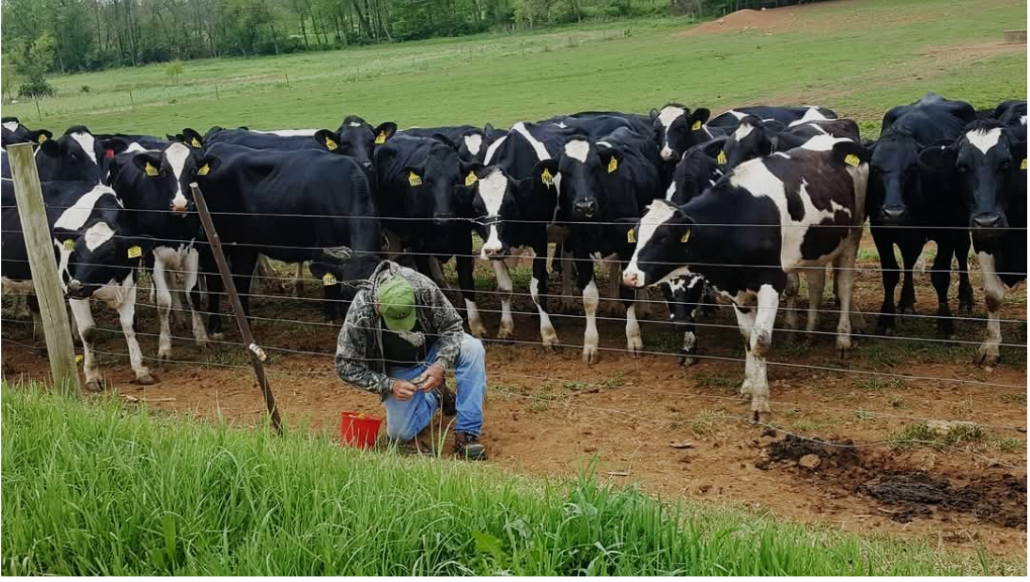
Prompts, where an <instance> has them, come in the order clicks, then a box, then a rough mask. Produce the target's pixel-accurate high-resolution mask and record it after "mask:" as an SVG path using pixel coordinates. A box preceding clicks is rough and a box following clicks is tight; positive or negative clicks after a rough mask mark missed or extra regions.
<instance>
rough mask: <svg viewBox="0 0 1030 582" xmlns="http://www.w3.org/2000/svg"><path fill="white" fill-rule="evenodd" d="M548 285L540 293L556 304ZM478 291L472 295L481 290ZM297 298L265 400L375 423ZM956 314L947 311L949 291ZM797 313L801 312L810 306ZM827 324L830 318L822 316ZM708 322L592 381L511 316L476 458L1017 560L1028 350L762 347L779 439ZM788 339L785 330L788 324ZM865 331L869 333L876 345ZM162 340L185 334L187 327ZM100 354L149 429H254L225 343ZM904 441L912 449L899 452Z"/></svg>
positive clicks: (1011, 305) (1016, 335) (929, 328)
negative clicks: (184, 424)
mask: <svg viewBox="0 0 1030 582" xmlns="http://www.w3.org/2000/svg"><path fill="white" fill-rule="evenodd" d="M871 247H872V242H871V240H869V238H868V236H867V237H866V239H865V241H864V244H863V252H862V253H861V254H860V267H862V268H863V270H862V271H860V272H859V274H858V282H857V289H856V303H857V305H858V306H859V308H860V309H862V310H863V311H865V312H867V313H869V312H874V311H876V310H878V308H879V305H880V300H881V297H882V291H881V286H880V277H879V273H878V272H877V271H876V270H875V268H876V267H877V266H878V262H877V261H876V259H875V257H874V256H870V255H869V249H870V248H871ZM486 269H487V267H485V266H482V265H480V266H478V267H477V275H480V276H482V275H485V274H486V273H487V272H488V271H487V270H486ZM555 279H556V278H552V284H551V290H550V291H551V293H553V294H559V293H560V288H559V285H558V282H557V281H556V280H555ZM916 279H917V282H918V284H919V286H918V288H917V304H916V309H917V313H919V314H923V315H929V314H933V313H934V310H935V308H936V300H935V297H934V295H933V292H932V289H931V288H930V287H929V284H928V283H929V282H928V279H929V275H926V274H919V273H918V272H917V276H916ZM481 280H482V284H483V285H484V286H485V285H490V284H491V281H492V279H490V278H488V277H481ZM309 285H310V286H308V287H306V288H305V289H304V290H303V295H302V298H301V299H292V298H280V297H278V296H277V295H275V293H278V291H276V290H271V289H268V290H263V291H259V293H262V294H267V295H266V296H264V297H256V298H255V299H254V302H255V307H254V315H256V316H257V318H258V319H256V320H255V321H254V324H253V325H254V331H255V335H256V337H257V338H258V341H259V342H260V343H261V345H262V346H264V348H265V349H266V350H267V351H268V353H269V354H270V355H271V361H270V363H269V365H268V371H269V376H270V380H271V385H272V388H273V390H274V392H275V394H276V396H277V398H278V400H279V405H280V409H281V411H282V415H283V418H284V419H285V420H286V422H287V423H288V424H289V425H291V426H304V425H305V424H307V425H308V426H310V428H311V429H312V430H316V431H321V430H325V431H329V432H331V433H336V434H338V431H339V422H340V421H339V417H340V412H342V411H361V412H366V413H371V414H377V413H380V412H381V408H380V405H379V402H378V398H377V397H375V396H372V395H369V394H366V393H363V392H360V391H358V390H355V389H352V388H350V387H348V386H346V385H344V384H343V383H342V382H340V381H339V380H338V379H337V378H336V376H335V373H334V370H333V366H332V353H333V351H334V349H335V343H336V334H337V333H338V330H339V324H322V323H320V310H319V309H318V304H317V303H316V302H314V301H313V299H314V298H317V297H318V296H319V294H320V293H319V289H318V287H317V286H316V285H314V284H309ZM973 285H974V287H975V288H977V296H976V309H975V313H974V314H973V316H974V317H978V318H981V317H983V316H984V313H983V312H984V307H983V298H982V295H981V293H980V290H979V288H978V285H979V280H978V278H977V277H976V276H975V274H974V277H973ZM524 287H525V285H522V286H521V287H520V286H519V279H518V278H517V277H516V290H517V291H521V292H523V293H524V292H525V288H524ZM146 295H147V294H146V292H145V291H144V292H143V293H141V299H140V301H141V302H142V303H144V304H147V303H148V302H149V300H148V299H147V297H146ZM602 295H603V292H602ZM827 295H829V289H827ZM802 297H805V293H804V289H802ZM656 298H657V294H656ZM951 298H952V306H953V308H954V304H955V302H956V300H955V285H954V283H953V286H952V292H951ZM553 303H554V301H553V300H552V306H553ZM456 304H458V305H460V304H461V303H460V302H457V301H456ZM577 305H578V299H577ZM480 306H481V310H482V311H483V315H484V321H485V323H486V324H487V327H488V329H490V331H491V333H496V329H497V327H496V326H497V323H498V317H499V315H498V314H497V313H496V312H495V310H497V309H498V308H499V305H498V302H497V301H496V300H495V298H494V296H492V295H489V294H486V295H485V297H483V299H481V301H480ZM801 306H802V307H806V306H807V304H806V303H805V302H804V301H802V302H801ZM8 307H9V306H8ZM604 307H605V306H604V304H602V310H603V309H604ZM824 308H825V309H834V308H835V307H834V305H833V304H832V303H830V302H829V300H827V302H826V304H825V305H824ZM94 311H95V314H96V317H97V320H98V326H100V327H101V328H103V329H109V330H116V329H117V327H118V326H117V324H116V321H117V320H116V319H115V318H114V317H113V314H112V313H111V312H110V310H107V309H105V308H103V307H101V306H98V307H97V308H96V309H95V310H94ZM515 311H516V312H517V313H518V312H524V313H527V314H532V313H534V310H533V308H532V303H531V302H530V299H529V298H528V297H527V296H520V297H518V298H517V300H516V303H515ZM715 311H716V313H714V314H712V315H707V316H704V317H702V319H701V323H702V324H703V325H704V327H701V328H700V329H699V336H700V337H699V345H700V346H701V354H702V356H704V357H703V358H702V359H701V361H700V363H699V364H697V365H695V366H693V367H690V368H683V367H681V366H680V365H679V363H678V361H677V357H676V355H675V354H676V351H677V349H678V347H679V338H678V337H676V336H675V335H674V334H672V333H670V332H669V330H668V329H667V327H666V326H665V325H664V320H665V319H666V318H667V315H666V312H665V311H664V308H663V307H662V308H659V309H656V312H655V313H653V314H652V316H651V319H650V320H648V321H646V322H644V324H643V335H644V341H645V349H646V350H647V351H648V352H649V353H648V354H647V355H643V356H641V357H638V358H632V357H629V356H627V355H626V354H624V353H620V352H619V350H621V349H623V348H624V347H625V339H624V337H625V336H624V331H623V325H624V324H623V320H622V319H621V314H620V317H618V318H612V319H606V320H602V321H600V322H599V328H600V332H601V337H602V339H601V342H602V348H604V349H605V351H604V353H603V354H602V360H601V361H600V362H599V363H597V364H596V365H593V366H587V365H585V364H583V363H582V362H581V360H580V349H579V346H580V345H582V333H583V320H582V318H581V317H577V316H568V317H556V318H555V320H556V327H557V330H558V334H559V337H560V338H561V340H562V342H563V343H564V344H566V345H567V346H568V347H565V348H563V349H560V350H558V351H557V352H554V353H550V352H547V351H545V350H544V349H543V348H541V347H540V346H539V344H538V343H537V342H538V341H539V340H538V331H537V326H538V322H537V320H536V318H535V317H534V316H530V315H517V316H516V336H517V338H516V342H515V343H508V344H502V343H498V342H495V341H488V342H487V362H488V364H487V373H488V379H489V388H488V400H487V404H486V424H485V428H484V433H483V441H484V443H485V444H487V445H488V447H489V451H490V455H491V460H490V461H489V462H491V463H495V464H497V465H500V466H501V467H504V468H505V469H508V470H511V471H517V472H521V473H525V474H530V475H535V476H568V475H573V474H575V473H576V472H577V471H579V470H582V469H584V468H586V467H588V466H589V465H590V463H591V462H592V461H596V463H597V466H596V469H597V473H598V474H599V475H600V476H601V477H602V478H603V479H610V480H612V481H613V482H615V483H618V484H620V485H621V484H639V485H640V486H642V487H644V488H645V489H646V490H648V491H650V492H653V493H656V494H660V495H661V496H663V497H664V498H687V499H692V500H704V501H708V502H715V503H723V504H730V505H734V506H738V507H743V508H747V509H750V510H753V511H758V512H769V513H771V514H774V515H776V516H779V517H782V518H788V519H793V520H800V521H804V522H819V523H824V524H828V525H830V526H832V527H835V528H841V529H843V530H847V531H854V532H859V533H866V534H868V533H874V534H890V535H897V536H906V537H918V538H922V539H928V540H930V541H931V542H932V543H943V544H945V545H948V546H955V547H960V548H974V547H978V546H980V545H982V546H983V547H985V548H986V549H987V550H988V551H989V552H992V553H996V554H1004V555H1009V556H1015V555H1017V554H1019V555H1025V552H1026V464H1027V454H1026V453H1027V448H1026V421H1027V391H1026V383H1027V375H1026V349H1025V347H1023V348H1016V347H1009V348H1003V362H1002V363H1001V364H1000V365H998V366H997V367H995V368H993V369H990V370H985V369H981V368H977V367H975V366H973V365H972V364H971V360H972V351H973V348H974V345H971V344H959V345H947V344H941V343H938V342H932V341H926V340H931V339H933V338H934V337H935V334H934V329H933V323H932V320H929V319H920V318H905V319H904V320H903V321H902V322H900V323H899V326H898V332H897V335H898V336H904V337H912V338H915V339H913V340H899V339H873V338H860V339H859V340H858V343H857V347H856V348H855V349H854V350H853V353H852V354H851V355H850V357H849V358H848V359H847V360H843V361H842V360H839V359H838V356H837V354H836V350H835V349H834V345H833V335H832V333H830V332H832V331H833V330H834V329H835V327H836V323H835V321H832V319H833V315H832V314H826V315H824V317H823V319H822V323H821V325H820V330H821V331H823V332H827V333H826V334H825V335H821V336H817V337H816V338H815V339H814V340H813V341H805V340H803V339H801V336H800V334H791V333H787V332H778V333H776V334H774V335H775V337H774V342H773V352H772V354H771V355H770V359H769V361H770V363H772V362H777V363H781V364H788V366H783V365H772V364H770V368H769V377H770V382H771V399H772V409H773V418H772V424H773V425H774V426H775V428H773V427H771V426H765V427H763V426H756V425H753V424H751V423H749V422H748V419H749V416H750V415H749V409H748V406H747V405H745V404H741V403H740V401H739V400H738V399H737V396H736V391H737V389H738V386H739V383H740V382H741V381H742V376H743V363H742V362H741V361H739V359H740V358H741V357H742V356H743V351H742V349H741V346H740V341H739V335H738V333H737V331H736V330H735V322H734V319H733V316H732V313H731V311H730V309H729V308H728V306H720V307H719V308H717V309H716V310H715ZM579 313H580V314H581V313H582V312H581V311H580V312H579ZM139 314H140V328H141V330H142V333H143V335H142V337H141V344H142V347H143V351H144V354H145V355H146V356H150V357H152V356H154V355H155V354H156V336H155V335H153V334H156V333H157V329H158V326H157V321H156V317H155V316H156V314H155V311H154V309H153V308H152V307H148V306H147V305H144V306H141V307H140V309H139ZM10 317H11V316H10V315H9V313H5V315H4V318H5V319H4V321H5V323H4V324H3V338H4V341H3V368H4V376H5V378H6V379H7V380H8V381H16V380H17V379H18V378H38V379H42V378H45V377H46V375H47V370H48V368H47V362H46V359H45V355H44V354H43V342H42V341H41V340H38V341H33V340H32V339H31V337H30V336H31V334H30V332H29V331H28V327H27V326H26V325H24V324H23V323H15V322H13V321H12V320H11V319H10ZM1004 318H1005V319H1009V320H1018V321H1020V322H1021V323H1008V324H1005V325H1003V332H1004V334H1005V339H1004V341H1005V342H1006V343H1009V344H1022V345H1024V346H1025V344H1026V333H1027V332H1026V323H1025V321H1026V290H1025V286H1020V287H1019V288H1017V289H1016V290H1014V291H1012V292H1010V294H1009V300H1008V301H1007V303H1006V307H1005V312H1004ZM801 319H802V321H803V320H804V315H802V317H801ZM275 320H279V321H275ZM290 320H292V322H291V321H290ZM780 321H781V323H778V327H779V326H780V325H782V316H781V320H780ZM874 321H875V317H874V316H873V315H867V324H868V328H869V331H871V330H872V327H873V323H874ZM957 324H958V331H959V339H960V341H970V342H972V341H976V340H978V339H979V338H980V337H981V335H982V333H983V326H984V322H983V320H982V319H975V320H962V321H958V322H957ZM173 333H174V334H175V335H176V336H179V338H182V337H184V336H189V335H190V334H189V332H188V331H187V329H186V328H185V327H184V326H183V325H181V324H180V326H179V327H176V328H174V331H173ZM101 336H102V337H103V340H102V341H101V342H100V343H99V344H98V351H99V352H101V355H100V360H99V361H100V364H101V367H102V370H103V372H104V373H105V374H106V378H107V382H108V384H109V386H111V387H117V388H118V389H119V390H120V397H121V398H123V399H126V400H127V401H130V402H136V403H141V404H142V403H145V404H146V405H147V406H149V407H150V408H151V409H152V410H157V411H167V412H172V413H179V414H190V415H198V416H200V417H203V418H212V417H214V416H215V415H216V414H220V415H221V416H222V417H224V418H226V419H228V420H229V421H231V422H234V423H240V424H243V425H250V424H253V423H255V422H257V421H258V419H259V418H260V417H261V414H262V410H263V404H262V400H261V398H260V394H259V391H258V390H257V388H256V383H255V381H254V379H253V375H252V373H251V371H250V369H249V367H248V366H247V364H248V360H247V357H246V355H245V354H244V352H243V351H242V349H241V348H240V347H239V345H238V344H235V343H233V342H234V341H238V339H237V336H235V335H230V337H228V338H227V339H226V343H223V344H215V345H213V346H212V347H210V348H207V349H199V348H196V347H195V346H193V345H192V342H191V341H187V340H186V339H176V340H175V342H174V348H175V356H174V357H175V359H176V361H178V362H180V363H171V364H165V365H160V366H159V365H158V364H157V362H156V361H153V360H151V361H149V362H148V364H149V365H150V366H151V367H152V369H153V371H154V375H155V376H156V377H157V379H158V383H157V384H155V385H152V386H137V385H134V384H132V383H131V380H132V373H131V370H130V369H129V367H128V365H127V362H126V361H125V360H124V356H123V355H122V354H124V353H125V344H124V340H123V338H122V337H121V335H120V334H119V333H118V332H106V333H102V334H101ZM26 344H29V345H32V346H33V347H32V348H27V347H25V345H26ZM799 365H802V366H803V365H810V366H815V368H805V367H800V366H799ZM871 374H888V375H887V376H878V375H871ZM109 393H111V392H109ZM95 397H96V396H95ZM100 397H102V396H100ZM438 418H439V417H438ZM448 420H449V419H443V422H444V423H446V422H447V421H448ZM941 420H944V421H972V422H974V423H976V424H977V429H976V431H974V432H973V434H972V435H971V436H969V438H959V439H954V440H946V439H936V437H935V436H934V435H933V434H932V433H930V434H929V436H927V434H928V433H927V430H928V429H926V427H927V426H928V425H927V422H929V421H941ZM930 424H931V425H932V422H931V423H930ZM792 435H799V436H803V437H806V439H807V438H812V439H824V440H826V441H830V444H820V443H819V442H816V441H813V440H804V439H803V440H796V439H795V438H794V437H793V436H792ZM960 436H961V435H960ZM912 439H914V440H916V441H921V442H916V443H910V442H903V443H898V442H897V441H898V440H912ZM927 439H930V441H928V440H927ZM448 440H449V439H448ZM673 444H675V445H677V446H676V447H673V446H670V445H673ZM442 462H450V461H442Z"/></svg>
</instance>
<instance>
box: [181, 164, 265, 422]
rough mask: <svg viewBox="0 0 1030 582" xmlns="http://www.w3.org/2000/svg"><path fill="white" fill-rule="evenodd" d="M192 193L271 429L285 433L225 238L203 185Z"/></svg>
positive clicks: (262, 355)
mask: <svg viewBox="0 0 1030 582" xmlns="http://www.w3.org/2000/svg"><path fill="white" fill-rule="evenodd" d="M190 190H191V191H192V192H193V201H194V202H195V203H196V204H197V214H198V215H200V223H201V224H202V225H203V226H204V232H205V233H206V234H207V240H208V243H209V244H210V245H211V254H212V255H214V258H215V263H216V264H217V265H218V274H219V275H221V278H222V286H223V287H224V288H225V293H226V295H228V297H229V304H230V305H231V306H232V311H233V313H234V314H235V315H236V325H237V326H239V328H240V335H241V336H242V337H243V343H244V344H245V345H246V346H247V353H248V354H249V355H250V363H251V364H252V365H253V366H254V375H255V376H257V381H258V386H259V387H260V388H261V394H262V395H263V396H264V397H265V407H266V408H267V409H268V416H269V417H270V418H271V419H272V427H273V428H274V429H275V432H276V433H278V434H280V435H281V434H282V433H283V424H282V419H280V417H279V408H278V407H277V406H276V405H275V396H274V395H272V388H271V386H269V385H268V378H267V377H266V376H265V367H264V365H263V364H262V362H264V361H265V352H264V350H262V349H261V346H259V345H257V342H255V341H254V334H253V333H251V331H250V323H249V322H248V321H247V315H246V314H245V313H243V305H241V304H240V296H239V293H237V291H236V284H235V283H234V282H233V280H232V273H231V272H229V264H228V263H227V262H226V261H225V253H223V252H222V239H221V238H220V237H219V236H218V232H217V231H216V230H215V224H214V222H212V221H211V213H210V212H209V211H208V209H207V200H205V199H204V193H203V192H201V191H200V186H198V185H197V183H196V182H193V183H191V184H190Z"/></svg>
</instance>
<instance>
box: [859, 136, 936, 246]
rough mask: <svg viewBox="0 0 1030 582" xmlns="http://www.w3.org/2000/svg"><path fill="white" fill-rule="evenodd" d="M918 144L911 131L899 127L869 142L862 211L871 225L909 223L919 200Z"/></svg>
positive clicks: (920, 185)
mask: <svg viewBox="0 0 1030 582" xmlns="http://www.w3.org/2000/svg"><path fill="white" fill-rule="evenodd" d="M921 148H922V145H921V144H920V143H919V142H918V141H916V140H915V138H914V137H912V135H911V134H909V133H907V132H902V131H888V132H887V133H885V134H884V135H882V136H880V139H878V140H876V142H875V143H874V144H873V145H872V156H871V159H870V162H869V186H868V188H867V193H866V209H867V211H866V212H867V214H868V216H869V221H870V222H871V223H872V224H873V225H874V226H877V225H884V226H903V225H907V224H910V221H911V218H912V210H913V208H915V207H917V206H918V205H919V204H920V202H921V199H920V197H921V195H922V182H923V179H922V174H921V172H920V167H919V150H920V149H921Z"/></svg>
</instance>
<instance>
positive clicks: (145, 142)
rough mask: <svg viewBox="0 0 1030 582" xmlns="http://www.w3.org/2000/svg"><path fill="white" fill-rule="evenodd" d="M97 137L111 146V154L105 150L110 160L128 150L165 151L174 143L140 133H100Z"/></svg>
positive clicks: (105, 154)
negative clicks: (112, 155) (113, 155)
mask: <svg viewBox="0 0 1030 582" xmlns="http://www.w3.org/2000/svg"><path fill="white" fill-rule="evenodd" d="M95 137H96V138H97V139H99V140H100V141H101V143H105V144H108V145H109V146H110V147H109V148H108V149H110V150H111V151H110V152H108V151H107V150H106V149H105V150H104V156H106V157H107V158H109V159H110V158H111V154H112V153H114V154H115V155H117V154H120V153H122V152H123V151H126V150H132V151H143V150H163V149H165V148H166V147H168V144H169V143H171V142H172V141H174V140H169V139H164V138H160V137H155V136H152V135H143V134H138V133H136V134H132V133H98V134H96V136H95Z"/></svg>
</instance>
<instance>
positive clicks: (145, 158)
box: [132, 152, 161, 178]
mask: <svg viewBox="0 0 1030 582" xmlns="http://www.w3.org/2000/svg"><path fill="white" fill-rule="evenodd" d="M132 163H133V165H135V166H136V167H137V168H139V171H141V172H143V174H144V175H146V176H148V177H150V178H153V177H155V176H157V175H158V174H159V173H160V168H161V154H160V153H158V152H140V153H138V154H136V155H134V156H132Z"/></svg>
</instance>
